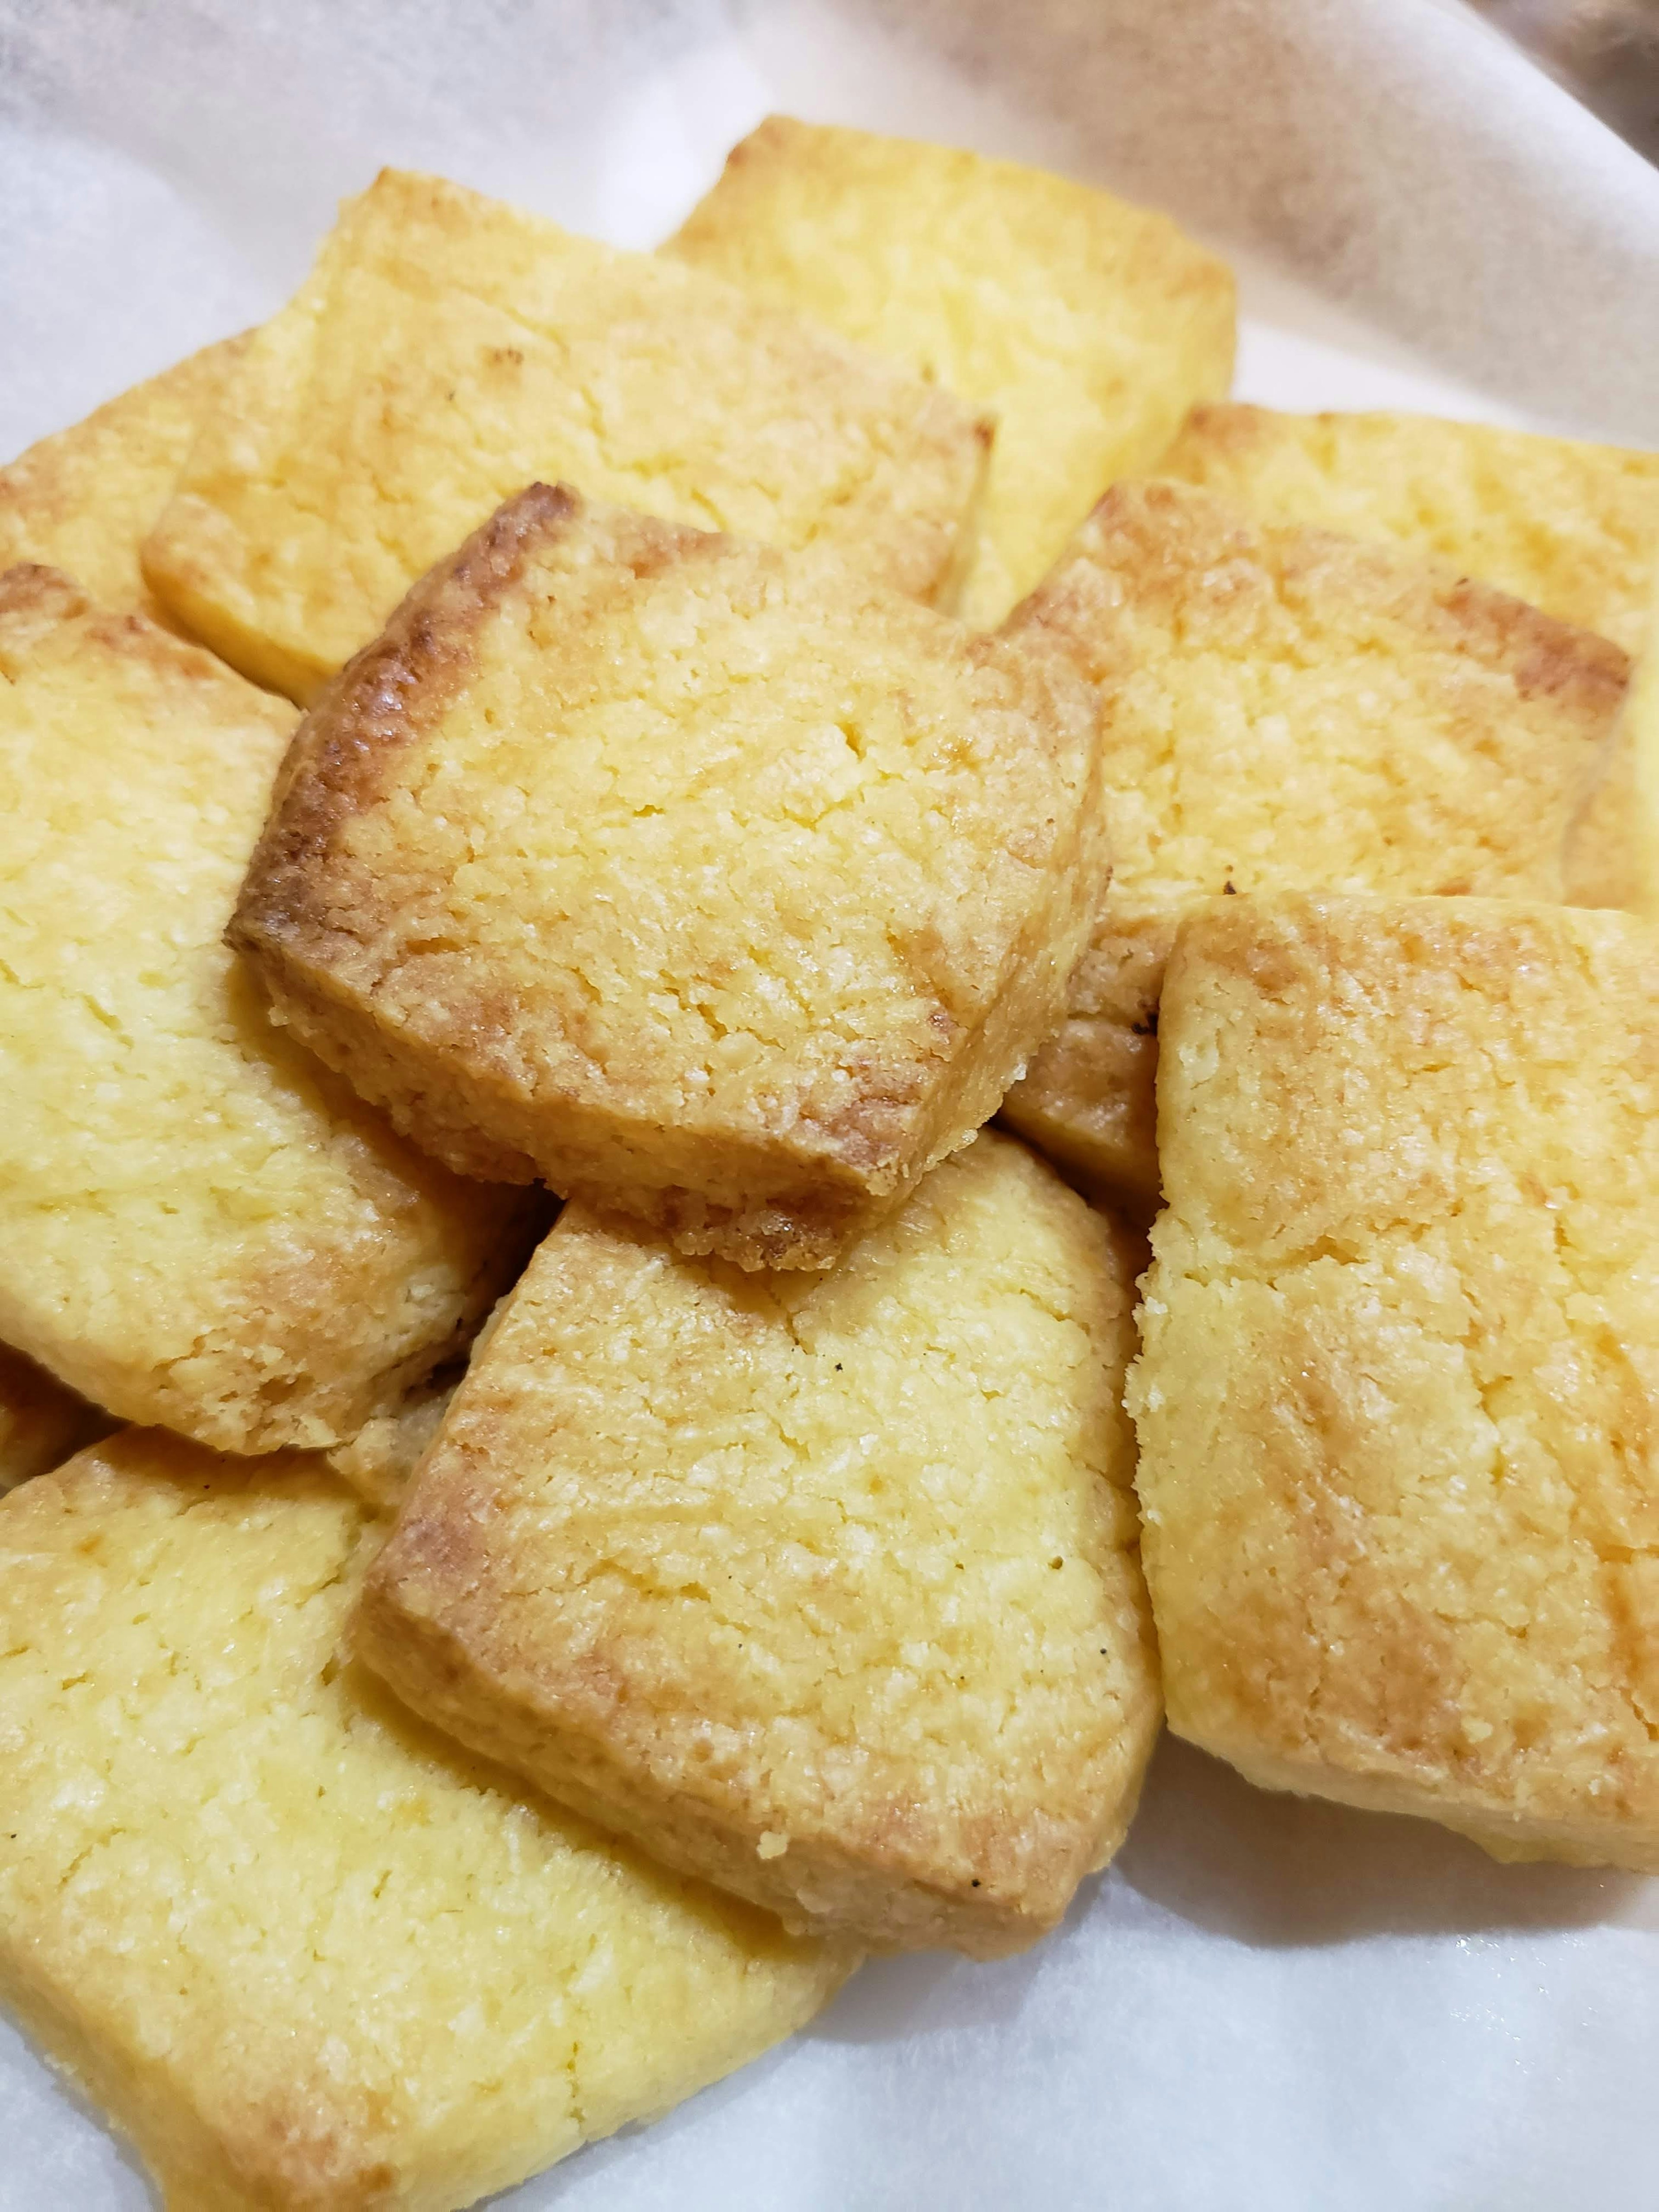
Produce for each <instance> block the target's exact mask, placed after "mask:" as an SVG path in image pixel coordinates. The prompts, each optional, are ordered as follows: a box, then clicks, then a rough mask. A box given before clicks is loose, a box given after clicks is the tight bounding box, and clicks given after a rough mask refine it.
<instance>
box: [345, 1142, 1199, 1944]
mask: <svg viewBox="0 0 1659 2212" xmlns="http://www.w3.org/2000/svg"><path fill="white" fill-rule="evenodd" d="M1142 1256H1143V1252H1142V1248H1141V1247H1140V1246H1139V1243H1138V1242H1137V1240H1135V1239H1133V1237H1129V1236H1127V1235H1126V1234H1124V1233H1123V1232H1122V1231H1119V1230H1117V1229H1116V1228H1115V1227H1114V1226H1113V1225H1111V1224H1109V1222H1108V1221H1107V1220H1105V1219H1104V1218H1103V1217H1101V1216H1100V1215H1097V1214H1096V1213H1093V1212H1091V1210H1090V1209H1089V1208H1088V1207H1087V1206H1085V1205H1084V1203H1083V1201H1082V1200H1080V1199H1079V1198H1078V1197H1077V1196H1076V1195H1075V1194H1073V1192H1071V1191H1069V1190H1067V1189H1066V1188H1065V1186H1064V1185H1063V1184H1062V1183H1061V1182H1060V1181H1059V1179H1058V1178H1057V1177H1056V1176H1054V1174H1053V1173H1052V1171H1051V1170H1048V1168H1046V1167H1045V1166H1044V1165H1043V1164H1042V1162H1040V1161H1038V1160H1036V1159H1035V1158H1033V1157H1032V1156H1031V1155H1030V1153H1028V1152H1025V1150H1024V1147H1023V1146H1018V1145H1016V1144H1014V1143H1013V1142H1012V1141H1011V1140H1010V1139H1007V1138H1006V1137H1000V1136H997V1135H995V1134H993V1133H987V1134H984V1135H981V1137H979V1138H978V1139H976V1140H975V1143H974V1144H972V1145H971V1146H969V1148H968V1149H967V1150H966V1151H965V1152H959V1153H958V1154H957V1156H956V1157H955V1158H953V1159H951V1160H948V1161H946V1162H945V1164H944V1165H943V1166H941V1167H939V1168H936V1169H935V1170H933V1174H932V1175H931V1176H928V1178H927V1181H926V1182H924V1183H922V1184H921V1187H920V1188H918V1189H917V1190H916V1191H915V1193H914V1194H913V1195H912V1197H911V1198H910V1200H909V1201H908V1204H907V1205H906V1206H905V1207H904V1209H903V1211H902V1212H901V1213H900V1214H899V1215H897V1216H896V1218H895V1219H894V1220H892V1221H891V1222H890V1223H888V1224H887V1225H884V1227H882V1228H880V1229H878V1230H877V1231H874V1232H873V1233H872V1235H871V1236H870V1237H866V1239H865V1240H864V1241H863V1242H862V1243H860V1244H859V1245H857V1246H856V1247H855V1248H854V1250H853V1252H852V1253H851V1254H850V1255H848V1258H847V1259H845V1260H844V1261H842V1264H841V1266H840V1267H838V1268H837V1269H836V1271H835V1273H833V1274H830V1275H828V1276H825V1277H823V1278H812V1277H805V1276H801V1275H771V1276H753V1275H745V1274H742V1273H738V1271H736V1270H735V1269H732V1268H731V1267H726V1266H722V1265H721V1264H720V1263H719V1262H716V1261H699V1260H686V1259H683V1258H681V1257H680V1256H678V1255H677V1254H676V1253H675V1252H674V1251H673V1250H672V1249H671V1248H670V1247H669V1246H668V1245H666V1244H665V1243H663V1242H662V1241H661V1240H660V1239H659V1238H658V1237H653V1235H652V1234H651V1233H650V1232H649V1231H644V1230H641V1229H637V1228H634V1227H631V1226H629V1225H625V1224H623V1223H620V1222H616V1221H610V1220H606V1219H605V1218H602V1217H600V1216H599V1215H596V1214H594V1213H592V1212H589V1211H588V1210H587V1209H586V1207H582V1206H569V1207H567V1209H566V1211H565V1212H564V1214H563V1215H562V1218H561V1219H560V1221H559V1223H558V1225H557V1226H556V1228H555V1230H554V1231H553V1233H552V1235H551V1236H550V1237H549V1238H548V1240H547V1242H546V1243H545V1244H544V1246H543V1247H542V1249H541V1251H540V1252H539V1253H538V1255H537V1257H536V1259H535V1260H534V1261H532V1264H531V1267H530V1269H529V1271H528V1272H527V1273H526V1276H525V1279H524V1280H523V1282H522V1283H521V1284H520V1286H519V1288H518V1289H517V1290H516V1291H514V1292H513V1294H512V1296H511V1297H509V1299H508V1300H507V1304H506V1308H505V1310H504V1313H503V1315H502V1317H501V1321H500V1322H498V1324H497V1325H496V1327H495V1329H494V1331H493V1333H492V1334H491V1336H490V1339H489V1343H488V1345H487V1346H485V1347H484V1348H483V1351H482V1352H479V1353H478V1354H477V1357H476V1358H475V1359H474V1361H473V1364H472V1365H471V1369H470V1370H469V1371H468V1374H467V1376H466V1379H465V1382H464V1383H463V1384H462V1386H461V1388H460V1389H459V1392H458V1394H457V1395H456V1398H455V1400H454V1402H453V1405H452V1407H451V1408H450V1411H449V1413H448V1415H447V1419H446V1420H445V1422H444V1425H443V1428H442V1430H441V1433H440V1435H439V1438H438V1441H437V1442H436V1443H435V1444H434V1445H433V1446H432V1447H431V1449H429V1451H428V1455H427V1457H426V1459H425V1461H424V1462H423V1464H422V1468H421V1471H420V1473H419V1474H417V1476H416V1480H415V1483H414V1486H413V1487H412V1489H411V1490H410V1492H409V1493H408V1495H407V1496H406V1498H405V1499H404V1506H403V1510H402V1514H401V1516H400V1518H399V1521H398V1527H397V1529H396V1531H395V1533H394V1534H393V1536H392V1540H391V1541H390V1543H389V1545H388V1547H387V1548H386V1551H385V1553H382V1554H381V1556H380V1559H379V1560H378V1562H377V1563H376V1565H375V1566H374V1569H373V1571H372V1572H371V1574H370V1577H369V1579H368V1583H367V1584H366V1587H365V1594H364V1597H363V1601H362V1607H361V1608H360V1611H359V1613H358V1617H357V1621H356V1648H357V1650H359V1651H360V1652H361V1653H362V1656H364V1657H365V1658H366V1659H367V1661H368V1663H369V1665H371V1666H372V1667H374V1668H376V1669H377V1670H378V1671H379V1672H380V1673H381V1674H384V1675H385V1676H386V1680H388V1681H389V1682H390V1683H391V1684H392V1687H393V1688H394V1689H396V1690H397V1691H398V1693H399V1694H400V1695H401V1696H402V1697H404V1698H405V1699H407V1700H408V1701H409V1702H410V1704H412V1705H414V1706H415V1707H416V1711H421V1712H423V1713H425V1714H426V1715H427V1717H428V1718H429V1719H432V1720H434V1721H435V1722H437V1723H438V1724H439V1725H440V1726H441V1727H443V1728H446V1729H449V1730H451V1731H452V1732H453V1733H454V1734H456V1735H459V1737H460V1738H461V1739H462V1741H465V1742H469V1743H471V1744H472V1745H473V1746H474V1747H476V1748H477V1749H479V1750H481V1751H483V1752H485V1753H487V1754H488V1755H489V1756H490V1757H493V1758H498V1759H503V1760H505V1761H506V1762H507V1764H509V1765H512V1766H513V1767H515V1768H517V1769H518V1770H519V1771H520V1772H522V1773H524V1774H526V1775H527V1776H528V1777H530V1778H532V1780H533V1781H536V1782H538V1783H539V1784H542V1785H543V1786H544V1788H545V1789H547V1790H549V1791H550V1792H551V1793H552V1795H553V1796H556V1797H557V1798H559V1799H561V1800H562V1801H564V1802H568V1803H569V1804H572V1805H574V1806H575V1807H576V1808H578V1809H579V1810H580V1811H582V1812H585V1813H586V1814H590V1815H591V1816H592V1818H593V1819H595V1820H599V1821H601V1822H602V1823H604V1824H605V1826H609V1827H611V1828H614V1829H616V1830H618V1831H620V1832H622V1833H623V1834H626V1835H629V1836H632V1837H635V1838H637V1839H638V1841H639V1842H641V1844H644V1846H645V1847H646V1848H647V1850H650V1851H651V1852H653V1855H655V1856H656V1857H659V1858H661V1859H663V1860H664V1861H665V1863H667V1864H669V1865H673V1866H678V1867H681V1868H683V1869H685V1870H686V1871H688V1872H691V1873H697V1874H702V1875H706V1876H708V1878H709V1879H710V1880H712V1881H717V1882H719V1883H720V1885H721V1886H722V1887H725V1888H727V1889H730V1890H733V1891H735V1892H736V1893H738V1895H739V1896H744V1897H748V1898H750V1899H754V1900H755V1901H756V1902H757V1904H762V1905H767V1906H769V1907H770V1909H771V1910H773V1911H776V1912H779V1913H781V1915H782V1916H783V1917H784V1918H785V1920H786V1922H787V1923H790V1924H792V1925H796V1926H800V1927H806V1928H817V1929H842V1930H850V1931H852V1932H853V1933H854V1934H856V1935H857V1936H860V1938H861V1939H864V1940H867V1941H869V1942H873V1943H878V1944H881V1945H884V1946H894V1945H897V1946H907V1947H908V1946H927V1945H933V1944H939V1943H945V1944H951V1945H953V1946H955V1947H956V1948H958V1949H960V1950H963V1951H966V1952H968V1953H969V1954H970V1955H972V1956H975V1957H991V1956H995V1955H997V1954H1000V1953H1002V1952H1005V1951H1009V1950H1012V1949H1017V1948H1020V1947H1021V1946H1022V1945H1024V1944H1027V1943H1030V1942H1032V1941H1033V1940H1034V1939H1035V1938H1036V1936H1040V1935H1042V1933H1043V1932H1044V1931H1045V1930H1046V1929H1048V1928H1050V1927H1052V1926H1053V1925H1054V1923H1055V1922H1056V1921H1057V1920H1058V1919H1059V1918H1060V1915H1061V1913H1062V1912H1063V1911H1065V1909H1066V1905H1067V1903H1068V1902H1069V1900H1070V1899H1071V1896H1072V1893H1073V1891H1074V1889H1075V1888H1076V1887H1077V1884H1078V1882H1079V1881H1080V1879H1081V1878H1082V1877H1083V1875H1085V1874H1086V1873H1088V1872H1089V1871H1090V1870H1091V1869H1092V1868H1095V1867H1097V1866H1099V1865H1101V1864H1103V1863H1104V1861H1105V1860H1106V1859H1107V1858H1108V1857H1109V1856H1110V1854H1111V1852H1112V1851H1113V1850H1115V1848H1116V1846H1117V1844H1118V1843H1119V1842H1120V1841H1121V1838H1122V1836H1123V1834H1124V1832H1125V1830H1126V1828H1127V1826H1128V1822H1129V1819H1130V1816H1131V1814H1132V1813H1133V1808H1134V1802H1135V1798H1136V1796H1137V1795H1138V1792H1139V1786H1140V1778H1141V1775H1142V1772H1143V1771H1144V1769H1145V1766H1146V1759H1147V1757H1148V1755H1149V1753H1150V1752H1151V1749H1152V1741H1153V1738H1154V1737H1155V1735H1157V1732H1158V1681H1157V1662H1156V1660H1155V1657H1154V1655H1153V1652H1152V1644H1151V1641H1150V1637H1149V1631H1148V1624H1147V1619H1146V1607H1145V1597H1144V1593H1143V1590H1142V1587H1141V1581H1140V1571H1139V1565H1138V1564H1137V1560H1136V1551H1135V1547H1136V1539H1137V1522H1136V1516H1135V1510H1134V1504H1133V1497H1132V1494H1131V1492H1130V1478H1131V1474H1132V1473H1133V1445H1132V1438H1131V1434H1130V1431H1129V1426H1128V1423H1127V1419H1126V1418H1125V1417H1124V1414H1123V1413H1122V1409H1121V1390H1122V1381H1123V1374H1124V1370H1125V1367H1126V1365H1127V1361H1128V1358H1129V1356H1130V1354H1131V1352H1133V1348H1134V1333H1133V1302H1134V1276H1135V1271H1136V1268H1137V1267H1138V1265H1139V1261H1140V1259H1141V1257H1142Z"/></svg>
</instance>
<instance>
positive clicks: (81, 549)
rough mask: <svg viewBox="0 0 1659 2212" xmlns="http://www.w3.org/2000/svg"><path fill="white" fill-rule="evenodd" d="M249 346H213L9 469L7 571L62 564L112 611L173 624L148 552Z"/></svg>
mask: <svg viewBox="0 0 1659 2212" xmlns="http://www.w3.org/2000/svg"><path fill="white" fill-rule="evenodd" d="M246 343H247V341H246V338H242V337H235V338H225V339H222V341H221V342H220V343H219V344H217V345H211V346H205V347H204V349H202V351H201V352H200V353H196V354H192V355H191V356H190V358H189V359H188V360H187V361H181V362H178V363H177V364H176V366H175V367H173V368H169V369H164V370H163V371H162V373H161V375H160V376H152V377H151V378H150V379H149V380H148V382H146V383H143V384H138V385H135V386H133V388H132V389H131V391H130V392H120V393H119V394H118V396H117V397H116V398H113V399H112V400H110V401H108V402H107V403H106V404H105V405H104V406H102V407H100V408H97V409H95V410H94V412H93V413H92V414H90V415H88V416H87V417H86V419H85V421H84V422H76V423H74V424H72V425H71V426H70V428H69V429H67V430H58V431H56V432H55V433H54V434H53V435H52V436H51V437H49V438H42V439H40V441H39V442H38V443H37V444H35V445H33V446H31V447H29V448H28V450H27V453H20V454H19V455H18V457H17V459H15V461H13V462H12V463H11V465H9V467H8V468H4V469H0V569H5V568H12V567H14V566H15V565H16V563H18V562H26V561H27V562H40V563H41V564H42V565H43V566H44V567H46V568H61V569H63V570H64V571H65V573H66V574H69V575H71V576H73V577H74V578H75V580H76V582H77V583H78V584H80V585H81V586H82V587H83V588H84V589H85V590H86V591H87V592H89V593H90V595H91V596H92V598H93V599H95V600H96V601H97V602H98V604H99V605H100V606H102V607H106V608H108V609H109V610H110V611H111V612H112V613H116V614H142V615H148V616H149V618H150V620H151V621H152V622H158V623H162V624H163V625H164V626H165V627H167V628H169V629H171V628H173V625H174V618H173V616H172V615H170V614H169V613H168V612H167V609H166V608H165V607H164V606H163V605H161V601H160V600H159V599H157V598H156V597H155V593H154V592H152V591H151V590H150V588H149V585H148V584H146V583H145V581H144V578H143V570H142V569H141V568H140V567H139V558H138V556H139V548H140V547H141V546H142V545H143V542H144V539H145V538H146V537H148V535H149V532H150V531H151V529H152V528H153V527H154V526H155V521H156V518H157V517H158V516H159V515H160V513H161V509H162V508H163V507H165V506H166V505H167V501H168V499H169V498H170V497H171V496H172V494H173V485H174V484H175V483H177V482H178V478H179V471H180V470H181V469H182V468H183V466H184V465H185V456H186V455H187V454H188V453H189V452H190V449H191V444H192V442H193V441H194V439H195V436H196V433H197V429H198V428H199V427H200V425H201V422H202V418H203V416H204V415H205V414H206V412H207V410H209V409H210V407H212V406H213V405H215V404H216V402H217V400H218V398H219V397H220V394H221V393H222V392H223V390H224V388H225V386H226V384H227V383H228V380H229V378H230V376H231V374H232V372H233V370H234V367H235V364H236V362H237V361H238V360H239V359H240V356H241V353H242V351H243V349H244V348H245V346H246Z"/></svg>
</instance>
